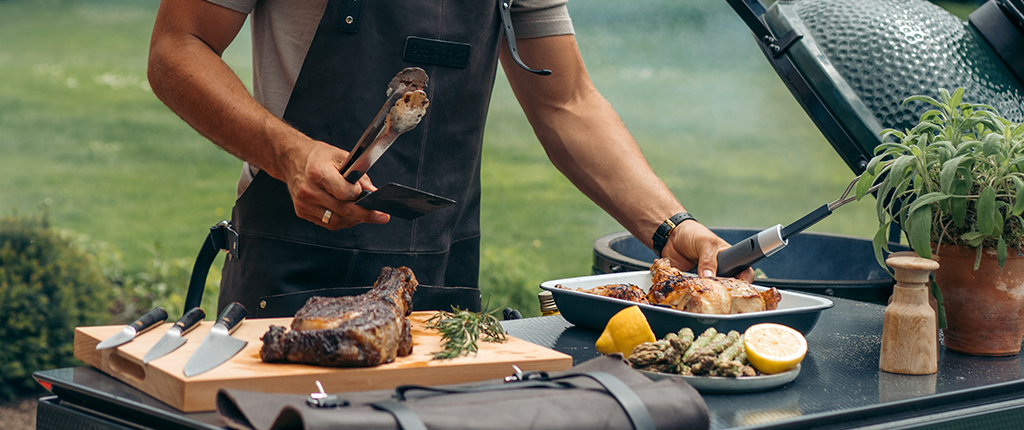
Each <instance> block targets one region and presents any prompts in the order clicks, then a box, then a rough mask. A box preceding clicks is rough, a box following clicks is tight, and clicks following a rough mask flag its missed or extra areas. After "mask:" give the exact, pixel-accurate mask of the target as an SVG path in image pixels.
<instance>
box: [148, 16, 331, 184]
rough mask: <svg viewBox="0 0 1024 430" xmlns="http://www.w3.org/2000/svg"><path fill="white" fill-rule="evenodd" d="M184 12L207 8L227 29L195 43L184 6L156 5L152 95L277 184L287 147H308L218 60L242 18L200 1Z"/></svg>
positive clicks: (307, 141)
mask: <svg viewBox="0 0 1024 430" xmlns="http://www.w3.org/2000/svg"><path fill="white" fill-rule="evenodd" d="M186 3H188V2H186ZM188 6H194V7H204V8H209V9H210V12H209V13H208V14H206V15H211V14H212V15H217V14H222V15H224V16H223V17H219V18H220V19H219V21H220V22H221V23H224V22H227V23H228V25H223V26H218V27H214V26H208V27H210V28H217V29H218V32H217V33H215V34H202V36H204V37H203V38H200V35H197V34H196V33H199V32H200V30H197V29H196V27H197V26H196V25H195V24H196V23H195V18H192V17H190V16H184V14H183V13H182V12H181V9H182V8H183V7H184V5H182V4H181V3H177V2H164V3H162V4H161V7H160V11H159V12H158V17H157V22H156V25H155V26H154V29H153V39H152V42H151V46H150V56H149V70H148V75H149V81H150V85H151V87H152V88H153V92H154V94H156V96H157V97H158V98H159V99H160V100H161V101H162V102H164V104H166V105H167V106H168V107H169V108H170V109H171V110H172V111H174V112H175V113H177V114H178V115H179V116H180V117H181V118H182V119H184V120H185V121H186V122H187V123H188V124H189V125H191V126H192V127H193V128H195V129H196V130H197V131H198V132H199V133H200V134H202V135H203V136H205V137H207V138H208V139H210V140H211V141H213V142H214V143H216V144H217V145H219V146H220V147H222V148H224V150H226V151H228V152H229V153H231V154H233V155H235V156H236V157H238V158H241V159H243V160H245V161H248V162H250V163H252V164H254V165H256V166H257V167H259V168H260V169H263V170H266V171H267V173H269V174H270V175H271V176H274V177H277V178H282V176H283V175H284V172H286V171H288V167H289V166H285V165H283V163H288V162H290V161H289V158H288V157H287V154H290V153H294V152H292V151H291V150H292V149H293V146H295V145H308V144H310V143H312V142H311V141H310V139H308V138H306V137H305V136H304V135H302V134H301V133H299V132H298V131H297V130H295V129H293V128H292V127H290V126H288V125H287V124H285V123H284V122H283V121H281V120H280V119H278V118H276V117H275V116H274V115H273V114H271V113H270V112H269V111H267V110H266V109H264V108H263V107H262V106H260V105H259V103H257V102H256V100H255V99H253V98H252V96H251V95H250V94H249V92H248V90H247V89H246V88H245V85H244V84H243V83H242V81H241V80H239V79H238V76H236V75H235V73H234V71H232V70H231V68H230V67H228V65H227V64H226V63H224V61H223V60H222V59H221V57H220V55H221V54H222V53H223V50H224V48H226V47H227V45H228V44H229V43H230V42H231V39H233V38H234V35H235V34H237V31H238V29H239V28H240V27H241V25H242V23H243V22H244V20H245V15H244V14H239V13H237V12H233V11H229V10H226V9H223V8H220V7H219V6H213V5H210V4H208V3H205V2H202V1H200V2H194V4H191V5H188Z"/></svg>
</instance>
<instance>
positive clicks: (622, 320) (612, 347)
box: [595, 306, 658, 357]
mask: <svg viewBox="0 0 1024 430" xmlns="http://www.w3.org/2000/svg"><path fill="white" fill-rule="evenodd" d="M656 340H658V339H657V338H655V337H654V332H653V331H651V326H650V324H648V323H647V317H645V316H644V313H643V311H641V310H640V307H639V306H630V307H628V308H625V309H623V310H621V311H619V312H617V313H615V315H613V316H612V317H611V318H610V319H608V324H607V325H606V326H605V327H604V331H603V332H602V333H601V337H599V338H598V339H597V343H596V344H595V346H596V347H597V351H598V352H600V353H602V354H606V355H607V354H614V353H620V354H622V355H623V356H624V357H629V356H630V354H632V353H633V348H636V346H637V345H639V344H641V343H644V342H654V341H656Z"/></svg>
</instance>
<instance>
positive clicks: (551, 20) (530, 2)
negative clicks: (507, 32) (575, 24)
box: [511, 0, 574, 39]
mask: <svg viewBox="0 0 1024 430" xmlns="http://www.w3.org/2000/svg"><path fill="white" fill-rule="evenodd" d="M567 2H568V0H514V1H513V2H512V6H511V10H512V26H513V28H515V33H516V38H524V39H529V38H534V37H544V36H559V35H564V34H574V30H573V28H572V19H570V18H569V9H568V7H566V3H567Z"/></svg>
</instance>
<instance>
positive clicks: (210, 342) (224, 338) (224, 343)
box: [185, 302, 249, 378]
mask: <svg viewBox="0 0 1024 430" xmlns="http://www.w3.org/2000/svg"><path fill="white" fill-rule="evenodd" d="M244 319H245V306H242V304H241V303H237V302H235V303H231V304H230V305H228V306H227V307H225V308H224V310H223V311H221V313H220V315H218V316H217V322H216V323H214V324H213V328H212V329H210V333H208V334H207V335H206V337H205V338H203V343H201V344H199V349H196V352H195V353H194V354H192V357H191V358H189V359H188V362H187V363H185V377H189V378H190V377H193V376H195V375H198V374H200V373H203V372H206V371H208V370H211V369H213V368H215V367H217V366H220V365H221V364H224V362H226V361H228V360H230V359H231V357H234V356H235V354H238V352H239V351H241V350H242V348H245V346H246V345H248V344H249V342H246V341H244V340H240V339H235V338H233V337H231V332H233V331H234V330H235V329H236V328H238V326H239V325H241V323H242V320H244Z"/></svg>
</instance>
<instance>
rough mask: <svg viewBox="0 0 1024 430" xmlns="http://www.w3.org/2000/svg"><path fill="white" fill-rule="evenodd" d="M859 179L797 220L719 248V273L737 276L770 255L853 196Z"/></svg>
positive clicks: (854, 179) (876, 187) (870, 190)
mask: <svg viewBox="0 0 1024 430" xmlns="http://www.w3.org/2000/svg"><path fill="white" fill-rule="evenodd" d="M859 179H860V176H858V177H856V178H853V182H850V185H849V186H847V187H846V192H844V193H843V195H842V196H841V197H839V198H838V199H836V200H835V201H834V202H832V203H829V204H827V205H823V206H821V207H819V208H818V209H815V210H814V212H811V213H809V214H807V215H804V217H803V218H800V219H798V220H796V222H794V223H792V224H790V225H787V226H785V227H783V226H782V224H777V225H775V226H774V227H769V228H767V229H765V230H762V231H761V232H760V233H757V234H755V235H753V236H750V237H748V238H746V239H743V240H742V241H740V242H737V243H736V244H735V245H733V246H732V247H730V248H728V249H726V250H724V251H722V252H719V253H718V276H736V275H738V274H740V272H742V271H744V270H746V269H747V268H748V267H750V266H751V265H753V264H754V263H757V262H758V261H761V260H763V259H765V258H767V257H770V256H772V254H775V253H776V252H779V250H781V249H782V248H785V247H786V245H788V244H789V238H791V237H793V236H795V235H796V234H797V233H800V232H802V231H804V230H806V229H807V228H808V227H810V226H812V225H814V224H816V223H817V222H818V221H821V220H823V219H825V217H827V216H829V215H832V211H834V210H836V209H837V208H839V207H840V206H842V205H845V204H847V203H849V202H852V201H854V200H856V199H857V198H856V197H850V192H851V191H853V187H854V186H856V185H857V181H858V180H859ZM880 185H881V184H878V185H875V186H873V187H871V188H870V189H868V191H867V193H873V192H875V191H876V190H878V187H879V186H880Z"/></svg>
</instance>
